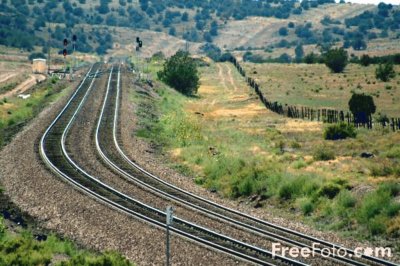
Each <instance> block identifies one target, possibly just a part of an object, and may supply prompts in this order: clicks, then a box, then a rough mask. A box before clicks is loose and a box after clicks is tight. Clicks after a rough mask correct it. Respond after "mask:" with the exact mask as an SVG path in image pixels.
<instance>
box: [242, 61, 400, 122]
mask: <svg viewBox="0 0 400 266" xmlns="http://www.w3.org/2000/svg"><path fill="white" fill-rule="evenodd" d="M243 66H244V68H245V70H246V73H247V74H248V75H249V76H250V77H252V78H254V79H256V80H257V81H258V83H259V84H260V85H261V88H262V91H263V92H264V95H265V96H266V97H267V98H269V99H270V100H271V101H278V102H281V103H285V104H290V105H299V106H310V107H317V108H323V107H327V108H332V109H339V110H348V101H349V99H350V97H351V94H352V92H364V93H367V94H371V95H373V96H374V101H375V104H376V105H377V113H378V112H380V113H382V114H386V115H388V116H391V117H400V104H399V103H400V75H396V77H395V78H394V79H392V80H390V81H389V82H382V81H379V80H377V79H376V77H375V69H376V67H377V66H375V65H370V66H368V67H363V66H360V65H356V64H350V65H348V66H347V68H346V69H345V71H344V73H341V74H334V73H331V72H330V70H329V69H328V68H327V67H326V66H325V65H322V64H314V65H307V64H252V63H244V64H243ZM395 71H396V72H397V73H399V72H400V66H395Z"/></svg>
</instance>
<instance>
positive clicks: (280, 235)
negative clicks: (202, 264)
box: [95, 71, 397, 266]
mask: <svg viewBox="0 0 400 266" xmlns="http://www.w3.org/2000/svg"><path fill="white" fill-rule="evenodd" d="M120 84H121V82H120V71H118V78H117V81H116V82H115V83H113V84H109V86H108V89H107V93H106V96H105V99H104V104H103V108H102V111H101V115H100V118H99V121H98V125H97V128H96V133H95V142H96V148H97V151H98V153H99V155H100V157H101V158H102V159H103V160H104V161H105V163H106V164H108V165H109V166H110V167H111V168H112V169H114V170H115V171H116V172H117V173H119V174H120V175H121V176H123V177H124V178H126V179H128V180H130V181H132V182H134V183H135V184H137V185H140V186H142V187H143V188H145V189H148V190H150V191H153V192H155V193H157V194H160V195H163V196H164V197H166V198H168V199H171V200H173V201H175V202H178V203H180V204H183V205H186V206H189V207H190V208H192V209H195V210H197V211H200V212H202V213H204V214H206V215H209V216H213V217H215V218H217V219H220V220H223V221H225V222H228V223H230V224H233V225H235V226H238V227H241V228H242V229H245V230H249V231H251V232H253V233H257V234H259V235H263V236H265V237H266V238H268V239H270V240H273V241H276V242H281V243H284V244H286V245H289V246H295V247H299V248H308V249H309V250H312V251H315V253H316V254H318V255H319V256H320V257H322V255H323V254H325V255H324V256H323V257H324V258H326V257H327V256H326V249H328V250H329V251H330V256H329V257H330V258H329V259H331V260H334V261H335V262H336V263H338V264H345V265H358V266H362V265H397V264H395V263H392V262H389V261H386V260H383V259H379V258H376V257H372V256H368V255H364V254H356V253H355V251H354V250H351V249H348V248H345V247H343V246H340V245H337V244H335V243H330V242H328V241H324V240H321V239H318V238H315V237H312V236H310V235H306V234H302V233H300V232H297V231H293V230H290V229H288V228H284V227H281V226H278V225H275V224H272V223H269V222H266V221H263V220H261V219H257V218H255V217H252V216H250V215H247V214H244V213H241V212H238V211H236V210H233V209H229V208H226V207H224V206H222V205H219V204H216V203H214V202H212V201H209V200H207V199H204V198H202V197H199V196H197V195H195V194H192V193H190V192H187V191H185V190H183V189H180V188H179V187H176V186H174V185H172V184H170V183H168V182H165V181H164V180H162V179H161V178H159V177H157V176H155V175H153V174H151V173H149V172H148V171H146V170H145V169H143V168H142V167H140V166H139V165H138V164H136V163H135V162H133V161H132V160H130V159H129V157H128V156H127V155H126V154H125V153H124V152H123V150H122V148H121V147H120V145H119V142H118V135H119V131H118V128H119V127H118V115H119V108H120V98H121V92H120V91H121V88H120ZM107 116H108V117H107ZM313 245H318V248H315V246H313ZM324 252H325V253H324ZM338 252H339V253H338ZM344 253H346V255H347V256H342V255H341V256H339V255H338V254H344ZM326 259H327V258H326Z"/></svg>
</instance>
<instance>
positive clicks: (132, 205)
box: [39, 64, 306, 265]
mask: <svg viewBox="0 0 400 266" xmlns="http://www.w3.org/2000/svg"><path fill="white" fill-rule="evenodd" d="M101 72H103V73H105V72H104V70H102V66H101V65H100V64H96V65H94V66H93V67H92V68H91V69H90V70H89V72H88V73H87V74H86V76H85V77H84V79H83V80H82V82H81V83H80V85H79V86H78V88H77V89H76V91H75V92H74V94H73V95H72V96H71V98H70V99H69V101H68V102H67V104H66V106H65V107H64V108H63V109H62V110H61V112H60V113H59V114H58V115H57V117H56V118H55V119H54V120H53V122H52V123H51V124H50V126H49V127H48V128H47V130H46V131H45V133H44V134H43V136H42V138H41V140H40V145H39V152H40V155H41V157H42V159H43V161H44V162H45V163H46V165H47V166H48V167H49V168H50V169H51V170H52V171H53V172H54V173H56V174H57V175H58V176H60V177H61V178H63V179H64V180H66V181H68V182H69V183H71V184H73V185H74V186H75V187H76V188H78V189H79V190H81V191H83V192H84V193H86V194H88V195H90V196H91V197H93V198H95V199H96V200H99V201H101V202H102V203H104V204H107V205H108V206H110V207H113V208H115V209H117V210H119V211H122V212H124V213H126V214H129V215H131V216H134V217H136V218H138V219H141V220H143V221H146V222H148V223H150V224H152V225H154V226H158V227H162V228H164V227H165V226H166V225H165V218H166V217H165V216H166V215H165V213H164V212H163V211H160V210H158V209H155V208H153V207H151V206H148V205H145V204H143V203H141V202H139V201H137V200H135V199H133V198H131V197H129V196H127V195H125V194H123V193H121V192H119V191H117V190H115V189H114V188H112V187H110V186H108V185H107V184H105V183H103V182H101V181H100V180H99V179H98V178H96V177H94V176H91V175H90V174H89V173H87V172H86V171H85V170H83V169H82V168H81V167H80V166H79V165H77V164H76V163H75V162H74V160H73V159H72V158H71V157H70V156H69V155H68V153H67V150H66V145H65V140H66V136H67V135H68V132H69V130H70V128H71V126H72V124H73V123H74V120H75V118H76V116H77V114H78V113H79V111H80V110H81V108H82V106H83V105H84V104H85V101H86V100H87V98H88V97H89V94H90V92H91V90H92V88H93V83H94V80H95V79H94V77H97V76H98V75H99V73H101ZM119 77H120V73H119V71H118V73H116V72H115V71H114V70H113V68H112V69H111V71H110V74H109V79H108V87H107V95H108V92H109V91H110V88H111V87H112V86H111V84H112V83H113V84H119ZM118 87H119V86H118ZM106 99H107V96H106ZM105 103H106V101H104V105H103V109H102V113H103V111H104V109H105V108H106V105H105ZM101 120H102V119H99V124H101ZM170 230H171V231H172V232H173V233H176V234H177V235H180V236H182V237H184V238H187V239H190V240H192V241H196V242H198V243H201V244H203V245H205V246H207V247H210V248H213V249H216V250H219V251H221V252H224V253H227V254H230V255H233V256H236V257H238V258H241V259H243V260H245V261H248V262H252V263H256V264H260V265H306V264H304V263H301V262H297V261H295V260H292V259H289V258H285V257H280V256H275V257H273V254H272V253H271V252H269V251H267V250H263V249H261V248H258V247H255V246H252V245H249V244H246V243H243V242H240V241H237V240H235V239H232V238H229V237H226V236H224V235H222V234H218V233H216V232H213V231H211V230H208V229H206V228H204V227H200V226H197V225H196V224H193V223H190V222H188V221H185V220H183V219H179V218H176V219H174V222H173V224H172V226H171V227H170Z"/></svg>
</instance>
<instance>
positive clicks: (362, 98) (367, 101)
mask: <svg viewBox="0 0 400 266" xmlns="http://www.w3.org/2000/svg"><path fill="white" fill-rule="evenodd" d="M349 109H350V111H351V112H352V113H353V116H354V118H355V122H356V123H366V122H367V121H368V119H369V118H370V116H371V115H372V114H373V113H375V111H376V105H375V103H374V99H373V98H372V96H371V95H365V94H364V93H362V94H358V93H354V94H353V95H352V96H351V98H350V101H349Z"/></svg>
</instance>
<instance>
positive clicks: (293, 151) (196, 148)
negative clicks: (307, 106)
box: [132, 64, 400, 248]
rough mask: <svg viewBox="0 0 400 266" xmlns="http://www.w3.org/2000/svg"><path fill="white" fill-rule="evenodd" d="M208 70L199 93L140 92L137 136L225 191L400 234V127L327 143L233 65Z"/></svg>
mask: <svg viewBox="0 0 400 266" xmlns="http://www.w3.org/2000/svg"><path fill="white" fill-rule="evenodd" d="M200 70H201V74H202V79H201V82H202V85H201V87H200V89H199V95H198V97H195V98H187V97H184V96H182V95H180V94H178V93H176V92H175V91H173V90H172V89H169V88H166V87H165V86H164V85H160V86H157V87H158V88H157V89H156V92H157V93H158V94H159V95H160V96H161V97H160V99H158V100H156V99H149V98H146V97H143V96H142V95H138V94H135V93H133V95H132V100H133V101H136V102H138V103H139V105H138V106H139V108H138V115H139V117H140V129H139V130H138V131H137V132H136V134H137V135H138V136H141V137H145V138H149V139H151V140H155V141H156V142H158V143H160V144H162V145H163V149H164V152H166V153H167V154H168V155H169V158H170V160H171V162H172V164H173V165H174V166H176V167H177V168H179V169H180V170H181V171H182V172H184V173H186V174H189V175H191V176H193V177H195V182H196V183H197V184H199V185H202V186H204V187H206V188H208V189H211V190H214V191H217V192H218V193H219V194H220V195H222V196H225V197H229V198H241V197H249V196H253V195H259V197H258V198H257V202H256V204H255V205H258V206H260V205H261V206H262V205H263V204H264V203H266V202H268V203H269V204H272V205H275V206H277V207H280V208H282V209H290V210H291V211H290V212H291V214H289V215H291V216H290V217H293V216H294V217H298V218H304V219H305V220H306V221H309V222H312V223H313V224H317V225H318V226H320V227H322V228H327V229H333V230H340V231H341V232H347V233H349V234H353V235H357V236H367V237H372V236H384V237H386V238H395V237H398V236H399V234H400V214H399V210H400V203H399V200H398V199H399V195H400V185H399V184H398V180H399V177H400V167H399V160H400V145H399V144H398V143H400V135H399V134H398V133H391V132H388V131H384V130H375V131H367V130H363V129H361V130H358V135H357V137H356V138H355V139H347V140H342V141H326V140H324V139H323V130H324V125H322V124H319V123H316V122H306V121H295V120H290V119H286V118H283V117H280V116H278V115H276V114H273V113H271V112H269V111H268V110H266V109H265V108H264V107H263V106H262V105H261V104H260V103H259V101H258V99H257V97H256V96H255V95H254V94H253V93H251V92H250V91H249V89H248V88H247V87H246V86H245V83H244V82H243V81H242V79H241V78H240V77H239V75H238V74H237V72H236V71H235V70H234V69H233V67H232V66H231V65H229V64H219V65H216V64H212V65H211V66H210V67H203V68H201V69H200ZM229 73H231V75H229ZM231 77H232V78H231ZM153 101H155V102H153ZM154 114H156V115H158V117H159V119H158V120H154ZM362 152H372V153H374V154H375V157H374V158H369V159H365V158H361V157H360V154H361V153H362ZM252 198H253V199H254V197H252ZM253 204H254V203H253ZM292 215H293V216H292ZM397 248H398V247H397Z"/></svg>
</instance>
